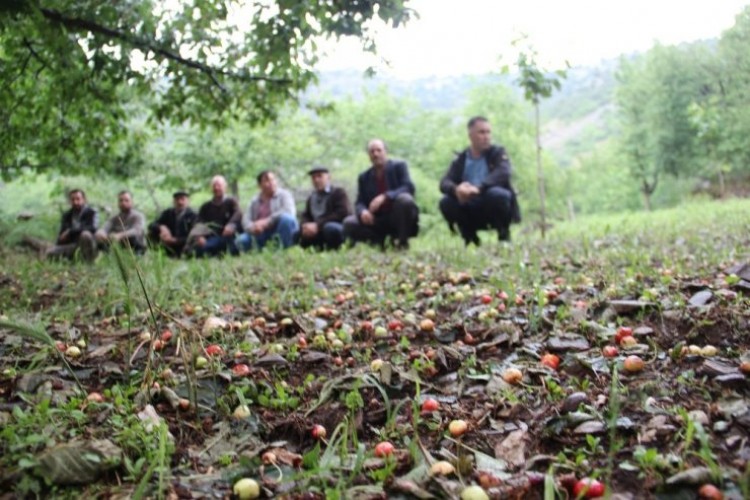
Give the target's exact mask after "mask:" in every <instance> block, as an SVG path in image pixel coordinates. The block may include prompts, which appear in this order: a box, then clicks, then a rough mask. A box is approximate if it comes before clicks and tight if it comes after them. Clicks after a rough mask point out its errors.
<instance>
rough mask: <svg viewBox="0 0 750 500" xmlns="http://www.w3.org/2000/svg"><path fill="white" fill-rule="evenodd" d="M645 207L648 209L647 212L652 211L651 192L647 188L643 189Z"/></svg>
mask: <svg viewBox="0 0 750 500" xmlns="http://www.w3.org/2000/svg"><path fill="white" fill-rule="evenodd" d="M643 208H645V209H646V212H650V211H651V193H649V192H648V191H646V190H645V189H644V190H643Z"/></svg>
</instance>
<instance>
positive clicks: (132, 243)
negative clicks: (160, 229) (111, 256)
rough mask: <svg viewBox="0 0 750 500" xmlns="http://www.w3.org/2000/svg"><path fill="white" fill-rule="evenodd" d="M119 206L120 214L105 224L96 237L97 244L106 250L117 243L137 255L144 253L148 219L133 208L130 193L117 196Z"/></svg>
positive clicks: (122, 192)
mask: <svg viewBox="0 0 750 500" xmlns="http://www.w3.org/2000/svg"><path fill="white" fill-rule="evenodd" d="M117 206H118V208H119V209H120V213H118V214H117V215H115V216H114V217H111V218H110V219H109V220H108V221H107V222H105V223H104V226H102V228H101V229H99V230H98V231H97V232H96V234H95V235H94V236H95V237H96V241H97V243H99V246H100V247H101V248H104V249H106V248H107V247H109V245H110V244H112V243H117V244H120V245H122V246H124V247H126V248H128V247H129V248H131V249H132V250H133V251H134V252H135V253H143V252H144V251H145V250H146V218H145V217H144V216H143V214H142V213H141V212H139V211H138V210H136V209H134V208H133V195H132V194H130V191H120V192H119V193H118V194H117Z"/></svg>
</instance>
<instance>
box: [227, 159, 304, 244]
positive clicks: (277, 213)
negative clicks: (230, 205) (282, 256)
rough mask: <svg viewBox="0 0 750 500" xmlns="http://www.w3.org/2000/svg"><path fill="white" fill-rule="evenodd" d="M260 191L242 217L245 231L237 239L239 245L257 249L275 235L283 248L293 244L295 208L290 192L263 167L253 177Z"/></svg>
mask: <svg viewBox="0 0 750 500" xmlns="http://www.w3.org/2000/svg"><path fill="white" fill-rule="evenodd" d="M257 181H258V187H259V188H260V192H259V193H258V194H256V195H255V196H254V197H253V199H252V200H251V201H250V205H249V206H248V207H247V212H246V213H245V214H244V215H243V217H242V227H243V229H244V230H245V233H244V234H242V235H241V236H240V238H239V241H240V244H241V245H242V248H243V249H245V250H250V249H251V248H257V249H258V250H261V249H262V248H263V247H264V246H265V245H266V243H267V242H268V241H269V240H270V239H271V238H273V237H274V236H278V239H279V240H280V241H281V246H282V247H283V248H288V247H290V246H291V245H292V243H294V233H296V232H297V229H298V228H299V225H298V224H297V207H296V206H295V205H294V197H292V193H290V192H289V191H287V190H286V189H282V188H280V187H279V186H278V183H277V182H276V175H274V173H273V172H271V171H270V170H264V171H263V172H261V173H260V174H258V177H257Z"/></svg>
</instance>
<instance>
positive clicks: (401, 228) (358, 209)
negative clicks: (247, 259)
mask: <svg viewBox="0 0 750 500" xmlns="http://www.w3.org/2000/svg"><path fill="white" fill-rule="evenodd" d="M367 154H368V155H369V157H370V161H371V162H372V166H371V167H370V168H369V169H367V170H366V171H364V172H363V173H362V174H360V176H359V179H358V183H357V184H358V189H357V201H356V203H355V205H354V211H355V215H350V216H349V217H347V218H346V219H345V220H344V235H345V237H346V238H347V239H349V240H351V241H352V242H353V243H356V242H358V241H367V242H370V243H378V244H380V245H381V246H383V245H385V239H386V237H388V236H390V237H391V238H393V244H394V246H395V247H396V248H402V249H405V248H408V247H409V238H411V237H413V236H416V235H417V233H418V232H419V208H418V207H417V205H416V203H414V191H415V189H414V184H413V183H412V181H411V178H410V177H409V167H408V166H407V165H406V162H405V161H401V160H390V159H389V158H388V151H387V149H386V146H385V143H384V142H383V141H382V140H381V139H373V140H371V141H370V142H369V143H368V144H367Z"/></svg>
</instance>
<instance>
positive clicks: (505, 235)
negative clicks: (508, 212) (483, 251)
mask: <svg viewBox="0 0 750 500" xmlns="http://www.w3.org/2000/svg"><path fill="white" fill-rule="evenodd" d="M497 239H498V241H510V228H509V227H504V228H502V229H498V230H497Z"/></svg>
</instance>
